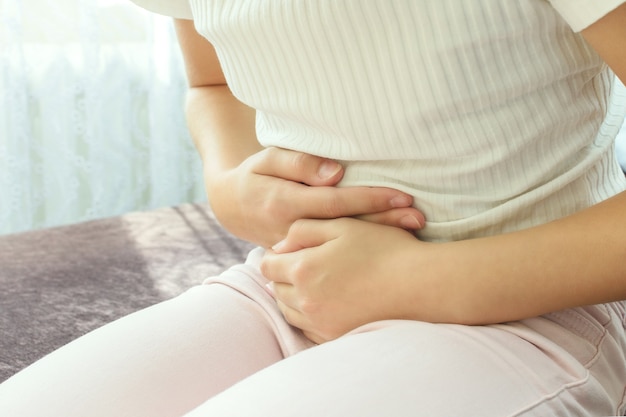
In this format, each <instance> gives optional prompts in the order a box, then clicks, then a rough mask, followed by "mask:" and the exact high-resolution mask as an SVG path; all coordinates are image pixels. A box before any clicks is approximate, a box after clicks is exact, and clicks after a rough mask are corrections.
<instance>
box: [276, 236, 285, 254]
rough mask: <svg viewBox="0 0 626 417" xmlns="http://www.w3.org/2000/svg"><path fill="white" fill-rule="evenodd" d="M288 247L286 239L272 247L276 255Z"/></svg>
mask: <svg viewBox="0 0 626 417" xmlns="http://www.w3.org/2000/svg"><path fill="white" fill-rule="evenodd" d="M286 245H287V242H286V239H283V240H281V241H280V242H278V243H276V244H275V245H274V246H272V250H273V251H274V252H276V253H280V251H281V249H283V248H284V247H285V246H286Z"/></svg>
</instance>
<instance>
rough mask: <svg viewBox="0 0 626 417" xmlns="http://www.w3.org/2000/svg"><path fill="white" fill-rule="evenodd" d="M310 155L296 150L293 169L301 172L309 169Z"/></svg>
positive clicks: (292, 164) (292, 162) (292, 160)
mask: <svg viewBox="0 0 626 417" xmlns="http://www.w3.org/2000/svg"><path fill="white" fill-rule="evenodd" d="M309 159H310V158H309V155H308V154H306V153H302V152H294V153H293V156H292V158H291V169H293V170H294V171H296V172H301V171H304V170H306V169H307V166H308V161H309Z"/></svg>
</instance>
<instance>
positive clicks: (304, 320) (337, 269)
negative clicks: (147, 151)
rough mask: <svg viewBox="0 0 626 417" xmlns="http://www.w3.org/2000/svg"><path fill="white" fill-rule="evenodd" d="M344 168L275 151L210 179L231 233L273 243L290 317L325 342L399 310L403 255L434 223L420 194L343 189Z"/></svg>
mask: <svg viewBox="0 0 626 417" xmlns="http://www.w3.org/2000/svg"><path fill="white" fill-rule="evenodd" d="M343 174H344V170H343V167H342V166H341V165H340V164H338V163H337V162H334V161H332V160H328V159H325V158H320V157H317V156H314V155H309V154H306V153H301V152H296V151H290V150H285V149H280V148H267V149H265V150H263V151H261V152H259V153H257V154H254V155H252V156H251V157H249V158H248V159H246V160H245V161H244V162H243V163H241V164H240V165H239V166H237V167H236V168H233V169H231V170H228V171H224V172H222V173H220V174H219V175H211V176H208V177H207V181H206V182H207V191H208V194H209V197H210V201H211V206H212V209H213V211H214V212H215V215H216V217H217V219H218V220H219V221H220V223H221V224H222V225H223V226H224V227H225V228H226V229H227V230H229V231H230V232H231V233H233V234H234V235H236V236H238V237H240V238H242V239H245V240H248V241H250V242H253V243H255V244H258V245H260V246H263V247H265V248H270V247H273V249H268V251H267V255H266V257H265V258H264V260H263V263H262V272H263V273H264V275H265V276H266V277H267V278H268V279H269V280H270V281H273V282H274V286H275V293H276V299H277V303H278V306H279V308H280V309H281V311H282V312H283V314H284V315H285V318H286V320H287V321H288V322H289V323H291V324H292V325H294V326H296V327H299V328H300V329H302V330H303V331H304V332H305V334H306V335H307V337H309V338H310V339H311V340H313V341H315V342H318V343H320V342H323V341H327V340H330V339H334V338H336V337H338V336H339V335H341V334H343V333H345V332H347V331H349V330H351V329H353V328H355V327H357V326H358V325H360V324H364V323H367V322H369V321H373V320H375V319H381V318H386V316H391V315H393V305H394V297H392V296H391V295H390V294H389V293H388V290H389V288H390V283H389V277H390V276H392V275H393V273H394V271H393V268H394V266H393V265H394V261H393V257H394V256H396V254H399V253H401V252H402V248H403V246H404V245H405V244H406V243H407V242H409V241H411V242H418V241H417V239H415V237H414V236H413V235H412V234H411V233H409V232H408V231H414V230H417V229H419V228H421V227H422V226H423V225H424V222H425V220H424V216H423V215H422V214H421V213H420V212H419V211H418V210H417V209H415V208H414V207H412V204H413V199H412V197H411V196H410V195H408V194H406V193H403V192H401V191H398V190H394V189H391V188H384V187H336V185H337V184H338V183H339V181H341V179H342V177H343ZM407 230H408V231H407ZM278 242H280V243H278ZM383 249H384V250H383ZM279 254H281V255H279Z"/></svg>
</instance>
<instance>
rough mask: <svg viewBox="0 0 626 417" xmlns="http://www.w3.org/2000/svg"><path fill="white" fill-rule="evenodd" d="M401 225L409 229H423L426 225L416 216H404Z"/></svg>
mask: <svg viewBox="0 0 626 417" xmlns="http://www.w3.org/2000/svg"><path fill="white" fill-rule="evenodd" d="M400 224H401V225H402V227H404V228H407V229H421V228H422V227H423V225H424V223H423V222H421V221H420V220H419V219H418V218H417V217H415V216H404V217H403V218H401V219H400Z"/></svg>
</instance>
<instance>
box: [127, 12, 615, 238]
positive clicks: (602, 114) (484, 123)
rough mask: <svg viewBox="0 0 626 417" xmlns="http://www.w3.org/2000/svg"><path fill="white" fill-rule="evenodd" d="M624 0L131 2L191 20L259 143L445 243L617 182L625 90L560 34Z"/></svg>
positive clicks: (560, 211) (527, 222)
mask: <svg viewBox="0 0 626 417" xmlns="http://www.w3.org/2000/svg"><path fill="white" fill-rule="evenodd" d="M624 1H625V0H607V1H602V0H553V1H552V2H549V1H546V0H526V1H516V2H512V1H502V0H419V1H418V0H368V1H363V0H340V1H337V0H316V1H284V0H263V1H258V2H251V1H250V0H190V1H189V3H187V2H186V1H180V2H176V1H149V0H141V1H138V2H139V3H141V4H143V5H144V6H145V7H148V8H151V9H153V10H155V11H159V12H161V13H166V14H172V15H176V16H178V17H183V18H191V17H193V19H194V21H195V25H196V28H197V29H198V31H199V32H200V33H201V34H203V35H204V36H206V37H207V39H209V40H210V41H211V43H212V44H213V45H214V46H215V48H216V51H217V53H218V55H219V57H220V62H221V64H222V67H223V70H224V73H225V75H226V78H227V80H228V83H229V86H230V88H231V90H232V91H233V93H234V94H235V95H236V96H237V97H238V98H239V99H240V100H242V101H243V102H245V103H247V104H248V105H250V106H252V107H254V108H256V109H257V134H258V138H259V141H260V142H261V143H262V144H263V145H265V146H279V147H284V148H289V149H296V150H300V151H303V152H308V153H312V154H316V155H321V156H325V157H329V158H334V159H336V160H338V161H340V162H342V163H343V164H344V165H345V167H346V174H345V177H344V179H343V181H342V183H341V184H340V185H342V186H350V185H371V186H387V187H393V188H397V189H401V190H403V191H406V192H409V193H411V194H412V195H413V196H414V197H415V205H416V207H417V208H419V209H420V210H422V211H423V212H424V214H425V215H426V218H427V220H428V224H427V227H426V228H425V229H424V230H423V231H421V232H420V234H419V235H420V238H422V239H424V240H429V241H446V240H456V239H465V238H472V237H479V236H485V235H490V234H495V233H503V232H507V231H512V230H517V229H520V228H525V227H529V226H532V225H536V224H540V223H544V222H547V221H550V220H553V219H556V218H560V217H563V216H565V215H568V214H571V213H573V212H575V211H578V210H580V209H582V208H585V207H588V206H590V205H592V204H594V203H597V202H599V201H601V200H604V199H606V198H608V197H609V196H611V195H614V194H616V193H618V192H620V191H622V190H624V189H625V188H626V183H625V180H624V176H623V175H622V173H621V170H620V169H619V165H618V164H617V162H616V158H615V155H614V148H613V141H614V138H615V136H616V134H617V131H618V129H619V126H621V123H622V119H623V115H624V113H625V112H626V110H625V102H626V94H625V93H624V92H623V91H618V90H617V89H616V88H615V87H614V84H613V76H612V74H611V73H610V71H609V70H608V68H607V67H606V65H605V64H604V63H603V62H602V60H601V59H600V58H599V57H598V56H597V54H595V52H594V51H593V50H592V49H591V48H590V47H589V46H588V45H587V44H586V43H585V41H584V40H583V38H582V37H581V36H580V35H579V34H577V33H575V31H578V30H581V29H583V28H584V27H586V26H588V25H589V24H591V23H593V22H594V21H595V20H597V19H599V18H600V17H602V16H603V15H605V14H606V13H607V12H609V11H610V10H612V9H613V8H615V7H617V6H618V5H619V4H621V3H623V2H624ZM164 5H167V6H169V7H171V9H169V10H166V9H164V8H163V6H164Z"/></svg>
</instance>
